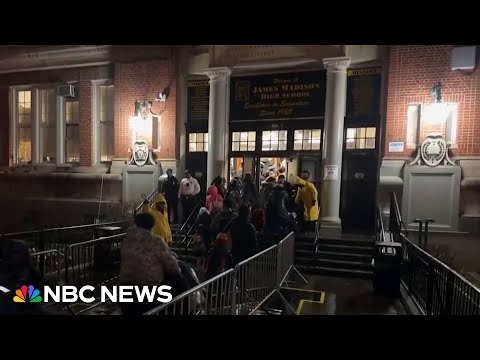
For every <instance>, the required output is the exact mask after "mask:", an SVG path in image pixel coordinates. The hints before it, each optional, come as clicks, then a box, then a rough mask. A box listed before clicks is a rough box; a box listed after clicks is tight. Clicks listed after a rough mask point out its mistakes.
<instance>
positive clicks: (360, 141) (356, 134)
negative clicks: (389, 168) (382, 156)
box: [345, 127, 376, 150]
mask: <svg viewBox="0 0 480 360" xmlns="http://www.w3.org/2000/svg"><path fill="white" fill-rule="evenodd" d="M375 135H376V128H374V127H362V128H347V139H346V146H345V147H346V149H347V150H356V149H375Z"/></svg>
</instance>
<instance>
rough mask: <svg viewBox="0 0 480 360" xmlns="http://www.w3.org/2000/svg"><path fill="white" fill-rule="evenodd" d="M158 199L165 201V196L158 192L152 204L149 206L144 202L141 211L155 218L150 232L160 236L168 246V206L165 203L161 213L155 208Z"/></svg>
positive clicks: (170, 232) (169, 237) (170, 235)
mask: <svg viewBox="0 0 480 360" xmlns="http://www.w3.org/2000/svg"><path fill="white" fill-rule="evenodd" d="M160 201H165V204H166V200H165V197H164V196H163V195H162V194H158V195H157V196H155V200H154V204H153V206H150V205H148V204H145V205H144V207H143V211H144V212H146V213H149V214H151V215H152V216H153V218H154V219H155V226H154V227H153V230H152V232H153V233H154V234H155V235H157V236H160V237H161V238H163V239H164V240H165V242H166V243H167V245H168V246H170V245H172V241H173V240H172V231H171V230H170V224H169V221H168V208H167V205H165V210H164V212H163V213H161V212H160V211H158V210H157V207H156V203H157V202H160Z"/></svg>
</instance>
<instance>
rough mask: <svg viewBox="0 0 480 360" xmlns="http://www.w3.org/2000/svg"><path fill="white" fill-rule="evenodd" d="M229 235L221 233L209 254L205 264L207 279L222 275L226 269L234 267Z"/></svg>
mask: <svg viewBox="0 0 480 360" xmlns="http://www.w3.org/2000/svg"><path fill="white" fill-rule="evenodd" d="M228 247H229V246H228V235H227V234H226V233H223V232H221V233H219V234H218V235H217V238H216V239H215V243H214V246H213V248H212V249H211V250H210V253H209V254H208V258H207V262H206V266H205V269H204V270H205V280H208V279H211V278H213V277H215V276H217V275H220V274H221V273H223V272H224V271H227V270H229V269H231V268H233V266H234V264H233V258H232V255H231V254H230V252H229V250H228Z"/></svg>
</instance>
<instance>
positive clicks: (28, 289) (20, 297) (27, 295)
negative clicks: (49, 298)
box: [13, 285, 42, 303]
mask: <svg viewBox="0 0 480 360" xmlns="http://www.w3.org/2000/svg"><path fill="white" fill-rule="evenodd" d="M13 301H14V302H35V303H37V302H42V297H41V296H40V291H38V290H37V289H35V288H34V287H33V285H28V286H27V285H23V286H22V287H21V288H20V289H17V291H15V296H14V297H13Z"/></svg>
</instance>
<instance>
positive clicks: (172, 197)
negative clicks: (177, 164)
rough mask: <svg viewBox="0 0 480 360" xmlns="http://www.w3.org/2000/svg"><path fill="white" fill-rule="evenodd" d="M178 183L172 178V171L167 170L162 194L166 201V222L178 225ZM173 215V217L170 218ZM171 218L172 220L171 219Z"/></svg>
mask: <svg viewBox="0 0 480 360" xmlns="http://www.w3.org/2000/svg"><path fill="white" fill-rule="evenodd" d="M179 184H180V182H179V181H178V179H177V178H176V177H175V176H173V172H172V169H168V170H167V178H166V179H165V181H164V182H163V187H162V193H163V195H164V196H165V199H166V200H167V209H168V220H169V221H173V224H178V186H179ZM172 214H173V216H172ZM172 217H173V219H172Z"/></svg>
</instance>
